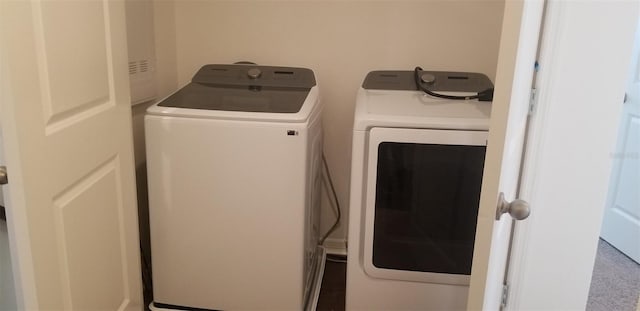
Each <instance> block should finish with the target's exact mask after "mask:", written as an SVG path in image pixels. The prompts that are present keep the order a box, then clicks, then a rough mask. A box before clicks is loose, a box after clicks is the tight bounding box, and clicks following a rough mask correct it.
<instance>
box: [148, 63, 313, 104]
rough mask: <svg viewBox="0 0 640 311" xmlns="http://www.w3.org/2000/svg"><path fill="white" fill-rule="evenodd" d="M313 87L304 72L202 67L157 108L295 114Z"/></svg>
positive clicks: (250, 66)
mask: <svg viewBox="0 0 640 311" xmlns="http://www.w3.org/2000/svg"><path fill="white" fill-rule="evenodd" d="M315 85H316V80H315V76H314V74H313V71H312V70H310V69H307V68H296V67H274V66H257V65H245V64H242V65H205V66H203V67H202V68H200V70H199V71H198V72H197V73H196V74H195V76H194V77H193V79H192V80H191V83H189V84H187V85H186V86H185V87H183V88H182V89H180V90H179V91H177V92H176V93H174V94H173V95H171V96H169V97H168V98H167V99H165V100H164V101H162V102H160V103H159V104H158V106H162V107H176V108H189V109H206V110H222V111H243V112H265V113H296V112H299V111H300V109H301V108H302V105H303V104H304V102H305V100H306V98H307V95H308V93H309V90H311V88H312V87H313V86H315Z"/></svg>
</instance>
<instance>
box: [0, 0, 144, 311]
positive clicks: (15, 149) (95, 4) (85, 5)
mask: <svg viewBox="0 0 640 311" xmlns="http://www.w3.org/2000/svg"><path fill="white" fill-rule="evenodd" d="M124 13H125V11H124V1H107V0H105V1H0V53H1V54H0V77H1V80H0V96H1V100H0V105H1V106H0V107H1V109H2V113H1V115H0V118H1V119H0V122H1V126H2V132H3V134H4V139H5V142H4V143H5V144H4V147H5V156H6V165H7V169H8V172H9V173H8V174H9V184H8V187H6V188H5V190H8V200H7V201H8V202H7V205H8V206H7V208H8V216H9V217H8V218H9V223H10V226H11V227H10V234H12V242H16V241H17V243H13V245H12V253H13V252H14V251H15V254H13V258H14V259H16V261H15V263H16V264H17V267H16V268H15V269H14V271H15V275H16V278H17V280H16V282H17V283H18V288H17V291H18V295H19V298H20V299H19V301H18V304H19V306H18V307H19V308H21V309H27V310H141V309H142V302H141V298H142V297H141V281H140V265H139V246H138V231H137V230H138V229H137V211H136V198H135V188H134V187H135V183H134V167H133V152H132V138H131V135H132V134H131V111H130V109H131V108H130V106H129V89H128V88H129V84H128V78H127V48H126V33H125V15H124Z"/></svg>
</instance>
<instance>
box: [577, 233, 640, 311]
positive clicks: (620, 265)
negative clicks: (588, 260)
mask: <svg viewBox="0 0 640 311" xmlns="http://www.w3.org/2000/svg"><path fill="white" fill-rule="evenodd" d="M639 296H640V265H639V264H638V263H636V262H635V261H633V260H631V259H630V258H629V257H627V256H625V255H624V254H622V253H621V252H620V251H618V250H617V249H615V248H614V247H613V246H611V245H610V244H609V243H607V242H606V241H604V240H600V241H599V242H598V254H597V255H596V263H595V266H594V268H593V277H592V278H591V288H590V290H589V300H588V302H587V311H613V310H615V311H635V310H636V308H637V306H638V305H637V304H638V297H639Z"/></svg>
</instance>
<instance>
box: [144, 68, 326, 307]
mask: <svg viewBox="0 0 640 311" xmlns="http://www.w3.org/2000/svg"><path fill="white" fill-rule="evenodd" d="M145 131H146V153H147V167H148V182H149V215H150V227H151V255H152V267H153V269H152V270H153V293H154V301H155V307H158V308H169V309H170V308H176V309H184V308H198V309H216V310H256V309H273V310H302V309H304V307H305V304H306V300H307V299H308V298H309V296H310V293H311V292H312V291H313V289H312V285H313V284H314V282H313V278H314V275H315V273H317V272H318V271H316V270H318V269H317V268H315V267H316V264H318V258H319V255H318V254H317V251H316V247H317V243H318V237H319V234H318V230H319V228H318V225H319V224H318V221H319V217H318V215H319V208H320V206H319V205H320V183H321V175H320V174H321V171H320V168H321V163H322V130H321V105H320V101H319V98H318V87H317V85H316V80H315V77H314V74H313V71H311V70H309V69H304V68H291V67H268V66H256V65H206V66H204V67H202V68H201V69H200V70H199V71H198V73H197V74H196V75H195V76H194V77H193V80H192V81H191V83H189V84H188V85H186V86H185V87H183V88H182V89H180V90H179V91H177V92H176V93H174V94H173V95H171V96H169V97H168V98H166V99H164V100H163V101H161V102H160V103H158V104H156V105H153V106H151V107H150V108H149V109H148V110H147V115H146V117H145Z"/></svg>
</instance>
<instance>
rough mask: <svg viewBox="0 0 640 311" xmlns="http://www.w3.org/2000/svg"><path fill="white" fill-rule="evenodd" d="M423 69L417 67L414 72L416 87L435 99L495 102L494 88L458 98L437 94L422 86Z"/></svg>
mask: <svg viewBox="0 0 640 311" xmlns="http://www.w3.org/2000/svg"><path fill="white" fill-rule="evenodd" d="M422 71H423V70H422V68H420V67H416V68H415V69H414V70H413V79H414V81H415V83H416V87H417V88H418V90H420V91H423V92H425V93H427V94H429V95H431V96H433V97H438V98H444V99H452V100H472V99H477V100H479V101H492V100H493V88H488V89H486V90H484V91H481V92H478V93H477V94H476V95H471V96H456V95H445V94H440V93H435V92H433V91H430V90H429V89H427V88H426V87H424V85H422V78H421V77H420V73H421V72H422Z"/></svg>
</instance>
